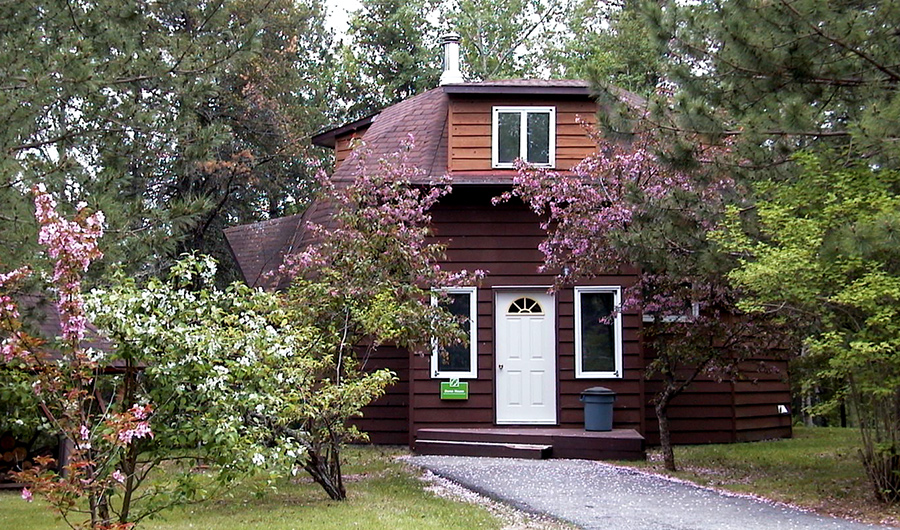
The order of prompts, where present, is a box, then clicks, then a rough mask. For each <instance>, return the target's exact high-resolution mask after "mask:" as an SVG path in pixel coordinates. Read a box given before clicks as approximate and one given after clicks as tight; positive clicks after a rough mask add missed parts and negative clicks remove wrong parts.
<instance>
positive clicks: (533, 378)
mask: <svg viewBox="0 0 900 530" xmlns="http://www.w3.org/2000/svg"><path fill="white" fill-rule="evenodd" d="M495 301H496V306H495V315H496V317H495V319H496V340H497V344H496V350H497V356H496V360H497V362H496V366H494V369H495V370H496V374H497V389H496V390H497V423H498V424H507V425H512V424H532V425H555V424H556V314H555V309H556V308H555V306H554V303H553V296H552V295H550V294H547V293H546V292H545V291H500V292H498V293H497V295H496V299H495Z"/></svg>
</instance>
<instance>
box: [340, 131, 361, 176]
mask: <svg viewBox="0 0 900 530" xmlns="http://www.w3.org/2000/svg"><path fill="white" fill-rule="evenodd" d="M366 129H368V127H366V128H365V129H359V130H357V131H353V132H349V133H347V134H344V135H341V136H338V137H336V138H335V139H334V169H335V171H337V168H338V166H340V165H341V162H343V161H344V160H346V159H347V157H348V156H350V153H352V152H353V147H354V146H355V144H354V140H357V139H359V138H362V136H363V134H365V132H366Z"/></svg>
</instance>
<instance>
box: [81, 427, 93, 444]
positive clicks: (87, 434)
mask: <svg viewBox="0 0 900 530" xmlns="http://www.w3.org/2000/svg"><path fill="white" fill-rule="evenodd" d="M79 434H81V439H82V440H87V439H89V438H90V437H91V431H90V429H88V428H87V425H82V426H81V429H80V430H79Z"/></svg>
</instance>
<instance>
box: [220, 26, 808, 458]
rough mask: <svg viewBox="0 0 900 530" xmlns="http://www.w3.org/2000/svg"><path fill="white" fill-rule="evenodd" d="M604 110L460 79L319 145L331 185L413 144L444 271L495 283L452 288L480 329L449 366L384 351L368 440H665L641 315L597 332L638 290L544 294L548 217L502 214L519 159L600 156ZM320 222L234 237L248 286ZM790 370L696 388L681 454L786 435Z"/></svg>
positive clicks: (571, 86)
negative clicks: (439, 194)
mask: <svg viewBox="0 0 900 530" xmlns="http://www.w3.org/2000/svg"><path fill="white" fill-rule="evenodd" d="M445 46H446V50H447V51H446V53H447V54H449V57H450V60H447V61H445V64H448V63H449V64H451V66H452V65H453V64H458V62H457V63H454V61H455V54H457V53H458V51H457V50H456V49H455V48H454V47H455V46H457V45H456V43H455V42H454V41H453V39H449V42H447V43H446V44H445ZM623 97H628V96H627V95H625V96H623ZM597 112H598V107H597V103H596V102H595V101H594V99H593V98H592V97H591V94H590V90H589V87H588V84H587V83H586V82H584V81H575V80H550V81H546V80H504V81H488V82H478V83H464V82H462V81H461V77H460V76H459V75H458V72H455V71H453V69H452V68H451V69H450V70H448V71H446V72H445V74H444V76H442V84H441V85H440V86H439V87H437V88H434V89H432V90H429V91H427V92H424V93H422V94H419V95H417V96H415V97H412V98H410V99H407V100H405V101H402V102H400V103H397V104H395V105H393V106H390V107H388V108H386V109H384V110H383V111H381V112H380V113H378V114H376V115H373V116H370V117H367V118H364V119H361V120H358V121H355V122H352V123H348V124H346V125H343V126H341V127H337V128H334V129H331V130H328V131H325V132H322V133H320V134H319V135H317V136H315V137H314V138H313V142H314V143H315V144H317V145H320V146H325V147H329V148H332V149H334V152H335V159H336V166H335V171H334V178H343V177H348V176H349V175H350V174H351V173H352V168H350V167H348V166H349V164H347V165H344V164H343V162H344V161H345V159H346V158H347V156H348V154H349V153H350V152H351V149H352V145H353V141H354V139H357V138H362V139H364V140H365V142H366V144H367V146H368V147H369V148H370V149H371V150H372V151H373V154H374V155H375V156H374V157H373V159H377V158H378V157H380V156H382V155H386V154H388V153H390V152H392V151H394V150H396V148H397V147H398V145H399V140H400V139H401V138H405V137H406V136H407V135H408V134H412V135H413V136H414V137H415V139H416V144H417V148H416V149H415V150H414V151H413V152H412V153H411V162H412V163H414V164H415V165H416V166H417V167H418V168H420V169H424V170H426V172H427V175H428V177H427V179H432V178H437V177H440V176H442V175H445V174H446V175H449V176H450V178H451V179H452V183H453V193H452V194H450V195H449V196H447V197H445V198H444V199H442V200H441V202H440V203H439V204H438V205H437V206H435V207H434V208H433V210H432V212H431V213H432V220H433V221H432V222H433V226H432V229H433V234H434V238H435V239H436V240H437V241H439V242H442V243H444V244H446V245H447V256H446V261H445V262H444V263H442V266H443V267H444V268H447V269H451V270H459V269H468V270H473V269H478V268H480V269H486V270H488V271H489V274H488V275H487V276H486V278H485V279H484V280H483V282H482V283H481V284H480V285H479V286H477V287H476V286H470V287H464V288H455V289H450V290H449V293H450V295H451V300H452V304H451V307H450V309H451V310H452V311H454V312H457V313H460V314H463V315H466V316H468V317H469V319H470V322H472V323H474V325H472V326H470V329H469V333H470V347H468V348H462V347H459V348H455V349H451V350H450V355H449V356H447V357H441V356H438V355H431V356H413V355H410V354H409V353H407V352H405V351H402V350H398V349H390V348H382V349H380V350H379V358H378V359H377V362H378V363H379V364H378V366H377V367H382V366H386V367H390V368H391V369H393V370H394V371H395V372H396V373H397V374H398V376H399V378H400V383H399V384H397V385H396V386H394V387H393V388H391V389H390V390H389V392H388V394H387V395H386V396H385V397H383V398H382V399H380V400H379V401H378V402H376V403H374V404H372V405H371V406H369V407H368V408H367V410H366V415H365V417H364V418H362V419H361V420H360V421H359V425H360V427H361V428H362V429H364V430H365V431H366V432H368V433H369V434H370V436H371V439H372V440H373V442H375V443H390V444H409V445H410V446H411V447H414V448H415V449H416V450H418V451H421V452H458V453H465V454H484V449H483V447H482V446H483V445H488V446H491V447H494V449H495V452H497V453H499V452H502V451H501V450H500V449H498V447H499V446H500V445H502V444H504V443H506V442H511V441H514V442H523V443H525V444H526V445H531V446H535V447H539V448H542V449H535V451H538V453H541V451H543V453H541V454H546V451H548V450H552V452H553V455H554V456H576V457H583V458H609V457H621V458H627V457H640V456H642V455H643V443H644V440H646V441H647V442H649V443H651V444H652V443H656V442H657V441H658V433H657V423H656V417H655V414H654V411H653V406H652V404H651V399H652V397H653V396H654V394H655V392H656V390H657V388H658V383H657V382H655V381H653V380H647V379H646V378H645V375H644V373H645V367H646V365H647V363H648V362H649V359H648V355H649V354H648V353H647V352H645V351H644V349H643V348H642V345H641V342H640V340H639V332H640V330H641V326H643V325H645V323H644V322H643V320H642V318H641V315H640V314H637V313H627V314H623V315H619V316H618V317H616V318H615V320H614V322H612V323H610V324H601V323H600V322H599V318H600V317H601V316H603V315H606V314H609V311H610V310H611V308H613V307H615V306H616V305H618V304H619V303H620V301H621V297H622V292H623V290H624V289H625V288H627V287H628V286H629V285H632V284H633V283H634V282H635V281H636V274H635V271H628V270H622V271H611V272H610V274H608V275H605V276H600V277H596V278H592V279H591V280H590V281H584V282H582V283H579V284H578V285H575V286H573V287H570V288H565V289H560V290H557V291H555V292H553V293H551V292H548V288H549V287H550V286H551V284H552V283H553V274H552V273H548V272H540V271H539V267H540V265H541V264H542V262H543V256H542V254H541V252H540V251H539V250H538V244H539V243H540V242H541V241H542V239H543V237H544V231H543V230H542V229H541V227H540V219H539V218H538V217H537V216H536V215H535V214H534V213H533V212H531V211H530V210H529V209H528V208H527V207H526V206H525V205H524V204H521V203H518V202H504V203H501V204H497V205H495V204H493V203H492V198H494V197H496V196H498V195H500V194H501V193H502V192H503V191H505V190H508V189H510V186H511V184H512V180H513V177H514V175H515V169H513V162H514V160H515V159H516V158H519V157H521V158H523V159H525V160H527V161H529V162H531V163H533V164H537V165H543V166H547V167H551V168H555V169H556V170H559V171H566V170H568V169H570V168H572V167H573V166H574V165H575V164H577V163H578V162H579V161H580V160H581V159H582V158H584V157H585V156H587V155H588V154H590V153H591V152H592V151H593V149H594V148H595V145H594V144H593V142H592V141H591V140H590V139H589V138H588V136H587V135H586V133H585V130H584V128H583V126H582V125H580V124H579V122H580V121H583V122H587V123H593V122H595V121H596V114H597ZM422 184H427V182H422ZM325 215H327V212H325V211H324V210H323V209H320V208H318V205H313V206H312V207H310V209H309V210H307V211H306V212H305V213H304V214H302V215H294V216H290V217H285V218H280V219H274V220H270V221H265V222H262V223H256V224H253V225H246V226H240V227H235V228H231V229H228V230H226V237H227V239H228V241H229V244H230V246H231V248H232V251H233V253H234V256H235V258H236V259H237V261H238V264H239V266H240V269H241V272H242V274H243V276H244V278H245V280H246V281H247V282H248V283H250V284H252V285H261V284H262V282H264V278H266V275H265V273H266V272H267V271H271V270H273V269H275V268H277V267H278V266H279V265H280V264H281V262H282V259H283V258H284V256H285V255H287V254H290V253H291V252H294V251H296V250H297V249H298V248H299V247H301V246H302V245H303V243H304V240H303V237H304V232H303V230H304V226H305V223H306V222H307V221H315V222H321V221H322V220H323V216H325ZM780 368H782V370H781V373H780V374H779V373H765V374H755V375H754V380H753V381H749V380H748V381H737V382H723V383H717V382H714V381H711V380H709V381H698V382H697V383H695V384H694V385H692V386H691V387H690V388H689V389H688V390H687V391H686V392H685V393H684V394H683V395H681V396H679V397H678V398H677V399H676V400H675V402H674V403H673V405H672V407H671V409H670V418H671V427H672V431H673V440H674V441H675V442H676V443H717V442H735V441H745V440H758V439H764V438H774V437H787V436H790V433H791V427H790V425H791V421H790V416H789V415H788V414H785V410H786V408H785V407H784V406H785V405H787V404H788V403H789V402H790V392H789V388H788V385H787V383H786V382H785V381H784V379H783V378H784V375H783V374H784V370H783V368H785V367H784V366H781V367H780ZM451 380H454V381H455V380H459V381H462V382H464V383H467V386H468V389H467V390H468V393H467V399H442V391H441V384H442V383H447V382H448V381H451ZM600 385H602V386H603V387H606V388H609V389H611V390H613V391H614V392H615V393H616V394H617V398H616V401H615V405H614V413H613V419H614V427H615V429H614V430H613V431H611V432H609V433H585V431H584V412H583V405H582V403H581V402H580V396H581V393H582V391H584V390H585V389H587V388H590V387H596V386H600ZM445 386H446V385H445ZM444 397H447V396H444ZM492 444H493V445H492ZM548 446H552V449H548ZM507 449H508V450H509V451H512V449H509V446H507Z"/></svg>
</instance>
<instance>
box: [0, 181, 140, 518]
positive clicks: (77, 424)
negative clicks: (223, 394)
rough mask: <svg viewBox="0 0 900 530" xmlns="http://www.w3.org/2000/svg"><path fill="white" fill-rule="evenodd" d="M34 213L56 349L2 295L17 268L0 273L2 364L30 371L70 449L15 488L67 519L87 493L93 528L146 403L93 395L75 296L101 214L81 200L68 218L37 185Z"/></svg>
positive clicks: (22, 272) (93, 367)
mask: <svg viewBox="0 0 900 530" xmlns="http://www.w3.org/2000/svg"><path fill="white" fill-rule="evenodd" d="M32 191H33V193H34V195H35V200H34V204H35V216H36V218H37V220H38V223H39V224H40V232H39V236H38V241H39V243H40V244H41V245H43V246H44V247H45V248H46V249H47V253H48V255H49V256H50V258H52V259H53V260H54V267H53V274H52V277H51V285H52V286H53V288H54V290H55V292H56V297H57V304H56V308H57V310H58V312H59V316H60V325H61V337H59V340H58V344H56V345H54V346H55V347H53V348H49V347H48V346H47V345H45V344H44V342H43V341H42V340H41V339H39V338H36V337H33V336H31V335H29V334H28V333H27V332H26V331H25V329H24V327H23V326H22V323H21V321H20V315H19V310H18V305H17V304H16V302H15V301H14V300H13V298H12V297H11V296H10V295H9V291H10V290H11V289H12V287H13V286H14V284H15V283H16V282H20V281H22V280H23V279H24V278H25V277H26V276H28V275H29V274H30V272H31V271H30V270H29V269H28V268H25V267H23V268H20V269H17V270H14V271H12V272H9V273H6V274H2V275H0V331H2V333H3V342H2V346H0V354H2V357H3V362H4V363H7V364H10V365H12V366H13V367H14V368H18V369H20V370H22V371H28V372H31V373H32V374H34V376H33V381H32V388H33V390H34V393H35V394H36V395H37V397H38V399H39V401H40V404H41V407H42V409H43V411H44V413H45V414H46V415H47V416H48V417H49V419H50V421H51V423H52V424H53V427H54V430H55V431H56V432H58V433H60V435H61V436H62V438H63V440H64V442H63V443H64V444H65V445H66V446H67V447H69V448H70V451H69V460H68V462H67V464H66V466H65V473H64V474H63V473H59V472H58V471H50V470H49V465H50V464H51V463H52V462H51V459H49V458H46V457H43V458H41V457H39V459H38V463H40V464H43V466H46V467H43V466H39V467H36V468H33V469H31V470H27V471H24V472H22V473H21V474H19V478H20V479H21V480H23V481H25V482H28V483H30V484H32V488H31V489H29V488H25V489H23V490H22V497H23V498H25V499H27V500H31V497H32V490H34V491H35V492H39V493H41V494H44V495H45V496H46V497H47V498H48V499H49V500H50V502H51V503H52V504H53V505H54V506H55V507H56V508H57V509H58V510H59V511H60V513H61V514H62V515H63V516H64V517H67V516H68V514H70V513H71V512H78V511H82V510H83V509H84V508H82V507H81V506H79V505H78V504H77V501H78V500H79V499H80V498H82V497H85V498H87V499H88V506H87V508H86V509H87V511H88V512H89V514H90V525H91V526H92V527H105V526H109V527H114V526H110V522H111V518H110V514H109V492H110V491H111V490H112V489H113V488H115V484H116V482H117V479H118V478H120V477H121V472H120V471H119V470H118V469H116V468H115V462H116V461H117V457H118V455H120V454H121V453H122V452H123V451H126V450H128V448H129V447H130V446H132V444H134V443H135V442H136V441H138V440H140V439H142V438H146V437H150V436H152V435H153V433H152V431H151V430H150V429H149V425H148V423H147V422H146V419H147V416H148V415H149V414H150V412H151V410H152V407H150V406H147V407H140V408H135V409H133V410H123V411H119V412H116V413H114V412H112V411H110V410H107V409H105V407H104V406H103V405H102V404H101V403H100V401H99V400H98V399H97V396H96V391H97V389H98V386H97V377H96V376H97V371H98V367H99V364H98V362H97V357H96V353H97V352H95V351H93V350H91V349H90V348H86V347H84V346H83V344H82V342H83V340H84V337H85V330H86V324H87V322H86V318H85V312H84V304H83V299H82V296H81V275H82V274H83V273H84V272H86V271H87V269H88V267H89V266H90V264H91V262H92V261H94V260H96V259H98V258H99V257H101V256H102V254H101V252H100V250H99V248H98V246H97V240H98V239H99V238H100V237H101V236H102V235H103V222H104V218H103V214H102V213H101V212H96V213H93V214H91V213H90V212H88V211H87V209H86V207H85V205H84V204H80V205H78V213H77V215H76V217H75V219H74V220H73V221H69V220H67V219H65V218H63V217H62V216H60V215H59V213H58V212H57V210H56V207H57V205H56V202H55V201H54V200H53V198H52V197H50V195H49V194H47V193H46V190H45V189H44V188H43V186H36V187H35V188H34V189H33V190H32Z"/></svg>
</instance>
